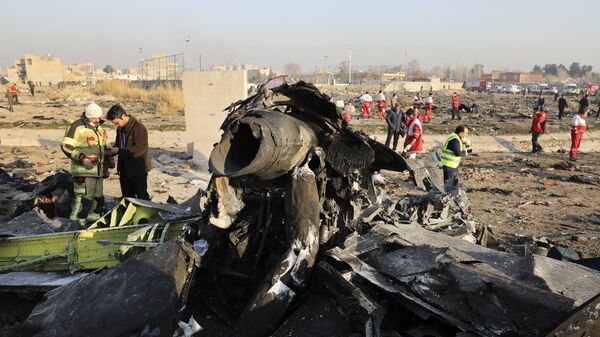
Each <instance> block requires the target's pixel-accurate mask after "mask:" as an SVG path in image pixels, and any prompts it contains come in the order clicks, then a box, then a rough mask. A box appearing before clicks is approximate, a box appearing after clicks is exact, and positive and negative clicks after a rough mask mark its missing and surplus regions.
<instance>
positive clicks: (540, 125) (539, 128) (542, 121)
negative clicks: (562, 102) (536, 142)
mask: <svg viewBox="0 0 600 337" xmlns="http://www.w3.org/2000/svg"><path fill="white" fill-rule="evenodd" d="M545 131H546V113H545V112H544V111H538V112H536V113H535V115H533V123H532V124H531V132H535V133H544V132H545Z"/></svg>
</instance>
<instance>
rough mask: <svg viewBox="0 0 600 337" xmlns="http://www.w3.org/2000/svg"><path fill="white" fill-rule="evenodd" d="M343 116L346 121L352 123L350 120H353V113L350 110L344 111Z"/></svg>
mask: <svg viewBox="0 0 600 337" xmlns="http://www.w3.org/2000/svg"><path fill="white" fill-rule="evenodd" d="M342 118H343V119H344V120H345V121H346V123H348V124H350V121H351V120H352V115H350V113H349V112H348V111H345V110H344V112H342Z"/></svg>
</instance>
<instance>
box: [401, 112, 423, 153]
mask: <svg viewBox="0 0 600 337" xmlns="http://www.w3.org/2000/svg"><path fill="white" fill-rule="evenodd" d="M406 118H407V119H408V129H407V130H406V138H405V139H404V146H403V151H402V153H403V154H408V156H409V157H410V158H413V159H414V158H416V154H417V152H422V151H423V131H422V126H421V121H420V120H419V119H418V118H417V115H416V113H415V110H414V109H408V111H406Z"/></svg>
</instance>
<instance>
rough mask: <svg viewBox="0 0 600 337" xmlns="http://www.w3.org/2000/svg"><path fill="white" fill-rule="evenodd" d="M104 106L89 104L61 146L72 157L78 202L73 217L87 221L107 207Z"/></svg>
mask: <svg viewBox="0 0 600 337" xmlns="http://www.w3.org/2000/svg"><path fill="white" fill-rule="evenodd" d="M101 117H102V108H100V106H98V104H96V103H91V104H89V105H88V106H87V107H86V108H85V110H84V112H83V114H82V115H81V118H79V119H77V120H75V121H74V122H72V123H71V124H70V125H69V127H68V129H67V131H66V133H65V136H64V138H63V141H62V146H61V149H62V151H63V152H64V153H65V155H66V156H67V157H69V159H71V174H72V176H73V191H74V194H75V202H74V204H73V208H72V211H71V216H70V218H71V219H72V220H76V221H79V223H80V224H82V225H83V224H85V223H86V222H88V221H95V220H97V219H98V218H99V217H100V215H99V214H98V212H99V211H100V210H101V209H102V207H103V206H104V195H103V176H104V174H105V172H104V164H105V155H106V139H107V134H106V129H104V128H103V127H102V123H104V121H103V120H102V119H101Z"/></svg>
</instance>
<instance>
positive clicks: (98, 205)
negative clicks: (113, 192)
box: [87, 197, 104, 221]
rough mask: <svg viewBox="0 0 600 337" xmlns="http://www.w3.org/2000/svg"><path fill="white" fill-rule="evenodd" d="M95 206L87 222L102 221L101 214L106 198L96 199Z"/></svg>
mask: <svg viewBox="0 0 600 337" xmlns="http://www.w3.org/2000/svg"><path fill="white" fill-rule="evenodd" d="M93 206H94V207H92V213H90V214H88V216H87V220H89V221H98V220H99V219H100V214H101V213H102V208H103V207H104V197H99V198H95V199H94V205H93Z"/></svg>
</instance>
